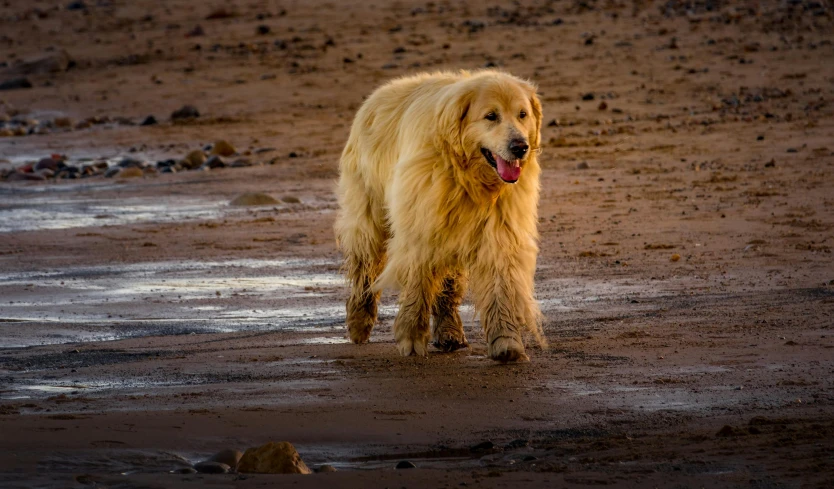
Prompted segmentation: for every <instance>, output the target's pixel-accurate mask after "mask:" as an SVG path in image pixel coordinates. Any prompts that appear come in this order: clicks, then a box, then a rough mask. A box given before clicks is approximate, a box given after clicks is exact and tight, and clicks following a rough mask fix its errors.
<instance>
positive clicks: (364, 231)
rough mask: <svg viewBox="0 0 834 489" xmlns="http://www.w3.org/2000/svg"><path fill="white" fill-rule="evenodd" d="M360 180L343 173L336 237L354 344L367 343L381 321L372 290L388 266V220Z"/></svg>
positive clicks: (349, 328)
mask: <svg viewBox="0 0 834 489" xmlns="http://www.w3.org/2000/svg"><path fill="white" fill-rule="evenodd" d="M363 187H364V186H363V184H362V183H361V181H360V179H359V177H358V176H356V175H355V174H350V173H347V172H343V173H342V175H341V179H340V181H339V201H340V213H339V216H338V218H337V220H336V225H335V229H336V236H337V240H338V243H339V247H340V248H341V249H342V253H343V255H344V265H343V271H344V273H345V275H346V277H347V279H348V282H349V283H350V296H349V298H348V301H347V330H348V334H349V335H350V339H351V341H353V342H354V343H365V342H367V341H368V340H369V338H370V336H371V330H372V329H373V327H374V324H375V323H376V320H377V307H378V303H379V295H380V294H379V292H375V291H374V290H373V289H372V287H373V284H374V281H375V280H376V279H377V277H378V276H379V274H380V273H381V272H382V269H383V266H384V265H385V240H386V233H387V231H386V229H385V219H384V217H383V215H382V212H383V211H382V209H381V206H380V205H374V202H373V201H372V199H371V197H370V196H368V195H367V194H366V193H365V192H364V191H363Z"/></svg>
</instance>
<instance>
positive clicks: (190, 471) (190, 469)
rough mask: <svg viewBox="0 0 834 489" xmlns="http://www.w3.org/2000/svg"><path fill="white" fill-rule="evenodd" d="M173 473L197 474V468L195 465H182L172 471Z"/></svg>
mask: <svg viewBox="0 0 834 489" xmlns="http://www.w3.org/2000/svg"><path fill="white" fill-rule="evenodd" d="M171 473H172V474H196V473H197V469H195V468H194V467H180V468H178V469H174V470H172V471H171Z"/></svg>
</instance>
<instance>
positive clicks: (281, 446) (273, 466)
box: [237, 441, 311, 474]
mask: <svg viewBox="0 0 834 489" xmlns="http://www.w3.org/2000/svg"><path fill="white" fill-rule="evenodd" d="M237 470H238V472H250V473H257V474H310V473H311V472H310V469H308V468H307V466H306V465H305V464H304V461H303V460H301V456H299V455H298V452H297V451H296V450H295V447H293V446H292V444H291V443H289V442H285V441H282V442H278V443H275V442H269V443H267V444H265V445H261V446H259V447H257V448H249V449H247V450H246V452H245V453H244V454H243V457H241V459H240V463H239V464H238V468H237Z"/></svg>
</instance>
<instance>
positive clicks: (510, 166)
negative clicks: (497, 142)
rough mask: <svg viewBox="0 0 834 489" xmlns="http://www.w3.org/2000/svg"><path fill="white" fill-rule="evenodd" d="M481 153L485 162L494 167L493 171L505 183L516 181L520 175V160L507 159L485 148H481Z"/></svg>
mask: <svg viewBox="0 0 834 489" xmlns="http://www.w3.org/2000/svg"><path fill="white" fill-rule="evenodd" d="M481 153H482V154H483V155H484V158H486V160H487V163H489V164H490V166H491V167H493V168H495V172H496V173H498V178H500V179H501V180H503V181H504V182H506V183H515V182H517V181H518V177H519V176H521V160H512V161H507V160H505V159H504V158H501V156H499V155H498V154H496V153H493V152H492V151H490V150H488V149H486V148H481Z"/></svg>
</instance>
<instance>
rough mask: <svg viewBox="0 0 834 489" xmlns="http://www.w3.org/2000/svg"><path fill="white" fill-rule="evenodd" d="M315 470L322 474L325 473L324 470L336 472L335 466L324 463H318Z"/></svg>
mask: <svg viewBox="0 0 834 489" xmlns="http://www.w3.org/2000/svg"><path fill="white" fill-rule="evenodd" d="M316 472H318V473H319V474H323V473H326V472H336V467H333V466H332V465H327V464H324V465H320V466H319V468H317V469H316Z"/></svg>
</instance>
